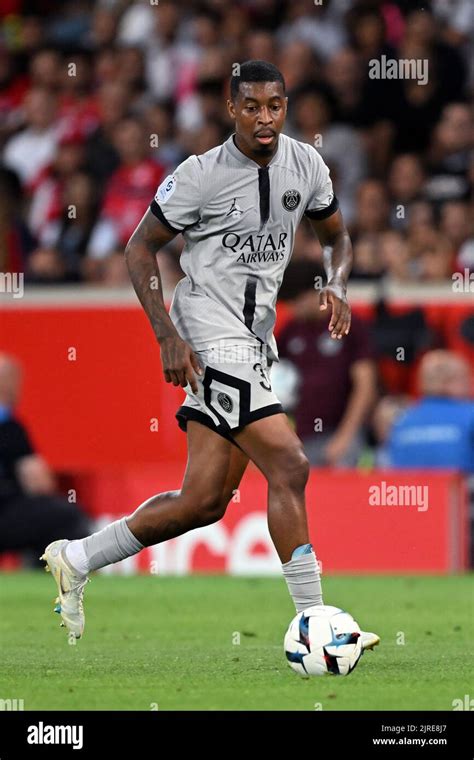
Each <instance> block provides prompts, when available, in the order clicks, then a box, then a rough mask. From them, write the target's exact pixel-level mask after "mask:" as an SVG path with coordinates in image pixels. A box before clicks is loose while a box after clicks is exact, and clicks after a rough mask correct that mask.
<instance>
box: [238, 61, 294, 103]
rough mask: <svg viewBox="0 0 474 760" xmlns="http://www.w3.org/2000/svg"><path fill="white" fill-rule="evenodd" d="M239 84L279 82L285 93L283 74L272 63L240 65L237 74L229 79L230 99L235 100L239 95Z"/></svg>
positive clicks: (262, 62)
mask: <svg viewBox="0 0 474 760" xmlns="http://www.w3.org/2000/svg"><path fill="white" fill-rule="evenodd" d="M241 82H281V84H282V85H283V92H284V91H285V80H284V79H283V74H282V73H281V71H279V70H278V69H277V67H276V66H274V65H273V63H268V61H245V63H242V64H240V72H239V74H233V75H232V76H231V78H230V97H231V99H232V100H235V99H236V97H237V95H238V93H239V86H240V83H241Z"/></svg>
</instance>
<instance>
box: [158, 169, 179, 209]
mask: <svg viewBox="0 0 474 760" xmlns="http://www.w3.org/2000/svg"><path fill="white" fill-rule="evenodd" d="M175 190H176V177H175V176H174V174H168V176H167V177H166V178H165V179H164V180H163V182H162V183H161V185H160V186H159V188H158V190H157V191H156V195H155V200H156V202H157V203H166V201H167V200H168V199H169V198H171V196H172V195H173V193H174V191H175Z"/></svg>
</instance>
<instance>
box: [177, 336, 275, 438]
mask: <svg viewBox="0 0 474 760" xmlns="http://www.w3.org/2000/svg"><path fill="white" fill-rule="evenodd" d="M246 348H248V349H249V350H245V349H246ZM195 353H196V355H197V357H198V359H199V361H200V364H201V367H202V368H203V370H204V372H203V374H202V375H198V374H197V373H196V380H197V384H198V392H197V394H196V393H193V391H192V390H191V386H190V385H187V386H186V388H185V390H186V394H187V395H186V400H185V402H184V404H183V405H182V406H180V408H179V409H178V411H177V412H176V419H177V420H178V424H179V426H180V428H181V429H182V430H186V427H187V423H188V420H196V421H197V422H200V423H202V424H203V425H206V427H209V428H211V429H212V430H215V432H216V433H219V434H220V435H222V436H224V438H227V439H228V440H230V441H232V442H234V441H233V437H232V432H234V433H235V432H236V431H237V430H238V429H239V428H242V427H244V426H245V425H248V424H249V422H254V421H255V420H260V419H262V417H269V416H271V415H272V414H279V413H281V412H282V411H283V408H282V405H281V403H280V401H279V399H278V397H277V396H276V395H275V393H274V392H273V390H272V386H271V381H270V368H271V362H269V361H268V360H267V358H266V356H265V354H264V353H263V351H261V350H260V349H258V351H256V350H255V347H253V346H251V347H245V346H228V347H226V349H225V350H224V351H222V350H219V351H216V350H214V349H207V350H205V351H196V352H195Z"/></svg>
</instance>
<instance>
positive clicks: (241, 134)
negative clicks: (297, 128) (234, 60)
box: [227, 82, 288, 161]
mask: <svg viewBox="0 0 474 760" xmlns="http://www.w3.org/2000/svg"><path fill="white" fill-rule="evenodd" d="M287 103H288V98H286V97H285V93H284V91H283V85H282V84H281V82H241V83H240V86H239V92H238V94H237V97H236V99H235V101H232V100H228V101H227V108H228V111H229V115H230V117H231V119H233V120H234V121H235V135H236V143H237V146H238V147H239V148H240V150H241V151H242V152H243V153H245V155H247V156H249V157H250V158H254V159H255V160H256V161H258V160H259V159H265V158H267V159H268V160H270V158H271V157H272V155H273V154H274V153H275V151H276V149H277V145H278V135H279V134H280V132H281V130H282V128H283V124H284V122H285V117H286V107H287Z"/></svg>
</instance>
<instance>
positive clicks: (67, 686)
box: [0, 571, 473, 711]
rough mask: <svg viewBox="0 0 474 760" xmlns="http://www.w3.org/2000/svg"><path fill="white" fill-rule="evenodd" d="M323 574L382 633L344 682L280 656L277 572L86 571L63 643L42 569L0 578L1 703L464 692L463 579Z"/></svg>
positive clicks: (135, 704)
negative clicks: (80, 622) (72, 638)
mask: <svg viewBox="0 0 474 760" xmlns="http://www.w3.org/2000/svg"><path fill="white" fill-rule="evenodd" d="M323 582H324V587H323V588H324V594H325V601H326V602H327V603H328V604H334V605H336V606H339V607H343V608H344V609H347V610H349V611H350V612H351V613H352V614H353V615H354V617H355V618H356V620H357V621H358V622H359V624H360V625H361V627H362V628H364V629H366V630H374V631H376V632H377V633H379V634H380V636H381V637H382V642H381V644H380V645H379V647H377V649H376V650H375V651H373V652H366V653H365V654H364V655H363V657H362V659H361V661H360V662H359V664H358V666H357V668H356V669H355V671H354V672H353V673H352V674H351V675H350V676H348V677H346V678H343V677H337V676H325V677H323V678H311V679H301V678H300V677H299V676H297V675H296V674H295V673H293V671H292V670H291V669H290V668H289V666H288V665H287V663H286V658H285V656H284V654H283V636H284V633H285V631H286V628H287V626H288V623H289V622H290V619H291V618H292V616H293V615H294V608H293V605H292V603H291V599H290V597H289V595H288V591H287V588H286V584H285V582H284V580H283V578H231V577H225V576H192V577H185V578H169V577H159V576H133V577H119V576H103V575H98V574H95V575H93V577H92V583H90V584H88V586H87V588H86V594H85V610H86V630H85V635H84V638H83V639H81V640H80V641H78V642H77V643H76V644H75V645H69V644H68V639H67V635H66V633H65V629H63V628H60V627H59V622H60V620H59V616H58V615H56V614H54V613H53V611H52V609H53V599H54V597H55V590H56V587H55V584H54V581H53V580H52V579H51V577H50V576H49V575H47V574H46V573H43V572H41V571H38V572H24V573H15V574H4V575H1V576H0V645H1V651H2V668H1V670H0V698H2V699H9V698H10V699H23V700H24V709H25V710H152V709H155V710H156V709H158V710H311V711H313V710H318V709H322V710H384V709H385V710H452V709H453V700H456V699H461V700H463V699H464V695H465V694H471V695H472V694H473V677H472V676H473V665H472V662H473V661H472V628H473V582H472V575H470V576H469V575H465V576H451V577H434V576H432V577H394V576H355V577H346V576H345V577H341V576H334V577H330V576H328V577H326V576H325V577H324V578H323ZM239 641H240V643H238V642H239ZM403 641H404V643H402V642H403Z"/></svg>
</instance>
